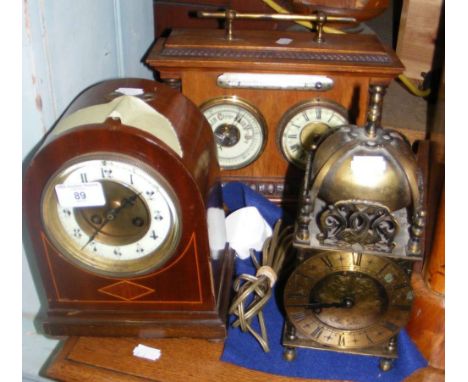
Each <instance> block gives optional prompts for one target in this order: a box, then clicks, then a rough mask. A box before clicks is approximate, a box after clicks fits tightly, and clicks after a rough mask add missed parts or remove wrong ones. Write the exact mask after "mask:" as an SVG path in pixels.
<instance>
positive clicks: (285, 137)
mask: <svg viewBox="0 0 468 382" xmlns="http://www.w3.org/2000/svg"><path fill="white" fill-rule="evenodd" d="M347 114H348V113H347V111H346V110H345V109H344V108H343V107H342V106H341V105H338V104H336V103H334V102H331V101H326V100H319V99H316V100H312V101H307V102H303V103H300V104H298V105H296V106H294V107H293V108H292V109H290V110H289V111H288V112H287V113H286V114H285V115H284V117H283V118H282V120H281V122H280V127H279V132H280V136H279V144H280V147H281V151H282V152H283V155H284V156H285V157H286V159H287V160H288V161H289V162H290V163H293V164H295V165H296V166H298V167H302V168H303V167H304V166H305V162H306V150H307V148H308V147H310V144H311V143H312V142H313V141H314V140H316V139H317V138H318V137H319V136H321V135H323V134H325V133H326V132H327V131H329V129H331V128H334V127H338V126H342V125H345V124H347V123H348V118H347Z"/></svg>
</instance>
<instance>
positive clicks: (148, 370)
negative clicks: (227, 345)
mask: <svg viewBox="0 0 468 382" xmlns="http://www.w3.org/2000/svg"><path fill="white" fill-rule="evenodd" d="M139 343H142V344H145V345H148V346H152V347H155V348H158V349H161V351H162V356H161V358H160V359H159V360H158V361H155V362H152V361H149V360H145V359H140V358H137V357H134V356H133V355H132V351H133V349H134V347H135V346H137V345H138V344H139ZM222 350H223V343H222V342H218V343H214V342H209V341H207V340H202V339H138V338H112V337H109V338H96V337H95V338H92V337H71V338H68V339H66V340H65V341H63V342H62V344H61V348H60V350H58V352H57V353H56V354H55V356H54V358H53V359H52V360H51V362H50V363H49V365H48V366H47V368H46V370H45V375H46V376H48V377H49V378H52V379H56V380H59V381H71V382H73V381H76V382H101V381H106V382H142V381H148V382H155V381H158V382H163V381H164V382H180V381H184V382H195V381H196V382H200V381H203V382H220V381H222V382H234V381H235V382H244V381H248V382H280V381H283V382H289V381H291V382H300V381H309V382H314V381H315V382H317V380H312V379H303V378H286V377H280V376H275V375H271V374H267V373H263V372H257V371H252V370H248V369H245V368H242V367H239V366H235V365H233V364H230V363H226V362H222V361H220V360H219V358H220V356H221V353H222ZM422 381H424V382H442V381H444V374H443V373H442V372H441V371H439V370H436V369H432V368H426V369H422V370H419V371H417V372H415V373H414V374H413V375H411V376H410V377H408V378H407V379H406V381H405V382H422Z"/></svg>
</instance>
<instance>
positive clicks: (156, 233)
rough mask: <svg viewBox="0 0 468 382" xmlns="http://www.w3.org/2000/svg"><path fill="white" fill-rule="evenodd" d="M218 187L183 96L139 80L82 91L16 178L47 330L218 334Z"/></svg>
mask: <svg viewBox="0 0 468 382" xmlns="http://www.w3.org/2000/svg"><path fill="white" fill-rule="evenodd" d="M219 187H220V182H219V174H218V164H217V160H216V153H215V145H214V142H213V135H212V133H211V129H210V127H209V125H208V124H207V122H206V120H205V119H204V118H203V116H202V114H201V113H200V111H199V110H198V109H197V108H196V107H195V106H194V105H193V104H192V103H191V102H190V101H189V100H187V99H186V98H185V97H184V96H183V95H181V94H180V93H178V92H176V91H174V90H172V89H170V88H168V87H166V86H165V85H162V84H159V83H156V82H154V81H149V80H140V79H119V80H111V81H105V82H103V83H100V84H98V85H95V86H93V87H91V88H89V89H87V90H86V91H84V92H83V93H82V94H81V95H80V96H79V97H78V98H77V99H76V100H75V101H74V102H73V103H72V104H71V106H70V107H69V108H68V110H67V111H66V113H65V114H64V116H63V117H62V118H61V119H60V120H59V121H58V123H57V124H56V125H55V127H54V128H53V129H52V130H51V131H50V132H49V134H48V135H47V137H46V138H45V140H44V142H43V143H42V145H41V147H40V148H39V150H38V151H37V152H36V153H35V155H34V156H33V158H32V160H31V162H30V163H29V166H28V168H27V170H26V173H25V177H24V184H23V190H24V213H25V217H26V223H27V226H28V228H29V239H30V241H31V244H32V248H33V251H34V253H33V254H31V255H33V256H35V259H36V263H37V265H38V270H39V273H40V276H41V279H42V283H43V286H44V289H45V292H46V295H47V307H46V309H45V311H44V314H43V315H42V316H41V318H40V321H41V322H42V326H43V328H44V331H45V332H46V333H47V334H51V335H96V336H107V335H112V336H142V337H174V336H176V337H178V336H186V337H206V338H216V339H220V338H224V336H225V330H226V314H227V313H226V311H227V304H228V295H229V288H230V279H231V273H232V265H233V256H232V254H231V253H230V251H229V250H227V249H226V248H225V239H223V238H224V237H225V236H224V234H223V232H222V231H220V230H219V227H221V224H220V221H223V219H224V213H223V210H222V198H221V197H220V188H219Z"/></svg>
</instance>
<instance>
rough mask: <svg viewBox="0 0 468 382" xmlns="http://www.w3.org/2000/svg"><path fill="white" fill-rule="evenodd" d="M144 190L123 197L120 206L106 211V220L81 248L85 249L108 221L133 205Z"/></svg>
mask: <svg viewBox="0 0 468 382" xmlns="http://www.w3.org/2000/svg"><path fill="white" fill-rule="evenodd" d="M142 192H143V191H140V192H139V193H138V194H133V195H132V196H130V197H129V198H123V199H122V204H121V205H120V206H119V207H118V208H111V209H109V210H108V211H107V212H106V213H105V215H106V216H105V218H104V221H103V222H102V223H101V225H100V226H99V227H98V228H97V229H96V230H95V231H94V232H93V234H92V235H91V236H90V237H89V240H88V241H87V242H86V244H85V245H83V247H81V249H82V250H83V249H84V248H86V246H87V245H88V244H89V243H91V242H92V241H93V240H94V239H95V238H96V236H97V235H98V234H99V233H100V232H101V231H102V229H103V228H104V227H105V226H106V224H107V223H109V222H110V221H112V220H114V219H115V218H116V217H117V215H118V214H119V213H120V211H122V210H123V209H124V208H126V207H127V206H128V205H133V204H134V202H135V200H136V199H137V198H138V197H139V196H140V195H141V193H142Z"/></svg>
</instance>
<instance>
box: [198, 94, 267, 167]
mask: <svg viewBox="0 0 468 382" xmlns="http://www.w3.org/2000/svg"><path fill="white" fill-rule="evenodd" d="M201 110H202V112H203V114H204V115H205V117H206V119H207V120H208V122H209V123H210V125H211V128H212V130H213V134H214V137H215V141H216V146H217V154H218V162H219V165H220V167H221V168H222V169H238V168H242V167H245V166H247V165H248V164H250V163H252V162H253V161H254V160H255V159H257V158H258V156H259V155H260V154H261V152H262V150H263V147H264V145H265V141H266V136H265V122H264V119H263V117H262V116H261V114H260V113H259V112H258V110H256V109H255V108H254V107H253V106H251V105H249V104H248V103H246V102H245V101H243V100H240V99H239V98H237V97H223V98H217V99H214V100H211V101H209V102H207V103H205V104H204V105H202V106H201Z"/></svg>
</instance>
